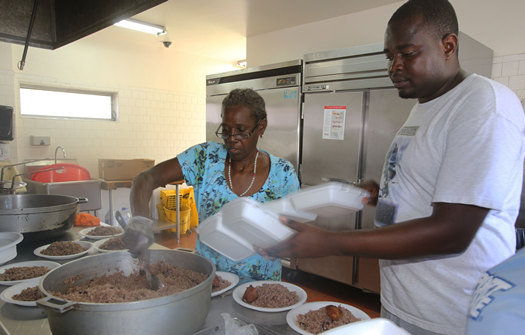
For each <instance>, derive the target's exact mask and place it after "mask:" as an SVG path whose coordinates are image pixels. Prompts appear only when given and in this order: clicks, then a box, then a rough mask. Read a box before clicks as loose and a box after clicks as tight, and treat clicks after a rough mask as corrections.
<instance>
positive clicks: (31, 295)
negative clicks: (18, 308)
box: [13, 286, 43, 301]
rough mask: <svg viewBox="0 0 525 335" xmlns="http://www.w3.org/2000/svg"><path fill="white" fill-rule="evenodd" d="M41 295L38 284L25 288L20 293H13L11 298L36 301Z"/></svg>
mask: <svg viewBox="0 0 525 335" xmlns="http://www.w3.org/2000/svg"><path fill="white" fill-rule="evenodd" d="M42 297H43V296H42V293H41V292H40V289H39V288H38V286H33V287H28V288H25V289H23V290H22V291H21V292H20V293H18V294H15V295H14V296H13V299H15V300H20V301H37V300H38V299H40V298H42Z"/></svg>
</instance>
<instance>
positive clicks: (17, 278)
mask: <svg viewBox="0 0 525 335" xmlns="http://www.w3.org/2000/svg"><path fill="white" fill-rule="evenodd" d="M59 266H60V264H59V263H57V262H51V261H27V262H18V263H12V264H7V265H4V266H2V267H0V285H16V284H20V283H23V282H25V281H29V280H33V279H34V280H40V278H42V276H43V275H45V274H46V273H48V272H49V271H51V270H52V269H54V268H56V267H59Z"/></svg>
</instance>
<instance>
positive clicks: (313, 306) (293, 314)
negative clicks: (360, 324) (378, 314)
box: [286, 301, 370, 335]
mask: <svg viewBox="0 0 525 335" xmlns="http://www.w3.org/2000/svg"><path fill="white" fill-rule="evenodd" d="M328 305H334V306H337V307H339V306H341V307H344V308H346V309H348V310H349V311H350V312H352V314H353V315H354V316H355V317H356V318H359V319H361V320H368V319H370V317H369V316H368V314H366V313H365V312H363V311H362V310H360V309H359V308H356V307H354V306H350V305H347V304H343V303H341V302H335V301H316V302H309V303H306V304H303V305H301V306H299V307H296V308H294V309H292V310H291V311H289V312H288V314H286V322H287V323H288V325H289V326H290V327H291V328H292V329H293V330H295V331H296V332H298V333H299V334H303V335H312V333H310V332H307V331H305V330H303V329H301V328H300V327H299V326H298V325H297V323H296V321H297V315H299V314H306V313H308V312H309V311H315V310H318V309H320V308H323V307H325V306H328ZM334 329H335V328H334Z"/></svg>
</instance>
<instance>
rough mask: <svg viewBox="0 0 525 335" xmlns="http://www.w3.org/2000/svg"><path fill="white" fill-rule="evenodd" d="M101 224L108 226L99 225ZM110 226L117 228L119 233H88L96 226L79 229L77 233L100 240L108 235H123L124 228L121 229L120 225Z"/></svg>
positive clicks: (83, 236)
mask: <svg viewBox="0 0 525 335" xmlns="http://www.w3.org/2000/svg"><path fill="white" fill-rule="evenodd" d="M101 226H108V225H101ZM111 227H114V228H117V229H118V230H119V233H117V234H115V235H98V236H94V235H89V232H90V231H92V230H93V229H95V228H97V227H90V228H85V229H82V230H81V231H79V232H78V234H79V235H80V236H82V238H88V239H90V240H102V239H105V238H108V237H116V236H120V235H124V229H122V228H121V227H117V226H111Z"/></svg>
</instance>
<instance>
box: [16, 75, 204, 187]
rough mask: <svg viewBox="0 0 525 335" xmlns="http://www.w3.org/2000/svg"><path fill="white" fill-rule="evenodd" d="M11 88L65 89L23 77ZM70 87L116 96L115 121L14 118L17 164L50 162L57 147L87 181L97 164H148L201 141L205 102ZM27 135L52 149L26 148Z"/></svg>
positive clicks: (159, 93)
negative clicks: (145, 161) (106, 160)
mask: <svg viewBox="0 0 525 335" xmlns="http://www.w3.org/2000/svg"><path fill="white" fill-rule="evenodd" d="M37 79H38V80H37ZM15 82H16V84H18V83H20V82H21V83H26V84H28V83H29V84H38V85H51V86H55V87H56V86H59V87H64V86H65V85H61V84H58V83H56V82H46V81H45V80H43V79H42V78H29V77H24V76H22V75H19V76H18V77H17V78H16V80H15ZM69 85H70V86H74V87H75V88H77V89H78V88H80V89H88V90H90V89H91V90H98V91H107V92H117V93H118V120H117V121H116V122H114V121H101V120H63V119H44V118H34V117H21V116H19V115H18V116H17V129H16V138H17V141H18V156H19V159H33V158H47V157H53V156H54V151H55V148H56V146H58V145H61V146H62V147H64V148H65V150H66V152H67V156H68V158H76V159H77V161H78V163H79V164H81V165H82V166H84V167H86V168H88V169H89V171H90V173H91V174H92V176H94V177H98V159H99V158H117V159H131V158H148V159H154V160H155V161H156V162H161V161H164V160H166V159H169V158H172V157H174V156H175V155H176V154H177V153H179V152H180V151H182V150H184V149H186V148H187V147H189V146H191V145H193V144H196V143H199V142H201V141H204V137H205V115H206V112H205V97H204V96H198V95H195V94H188V93H183V92H175V91H169V90H154V89H145V88H138V87H101V86H97V87H93V86H91V85H86V84H84V83H75V84H69ZM17 91H18V90H17ZM17 100H18V99H17ZM31 135H36V136H50V137H51V145H50V146H49V147H40V146H31V145H30V136H31Z"/></svg>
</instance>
